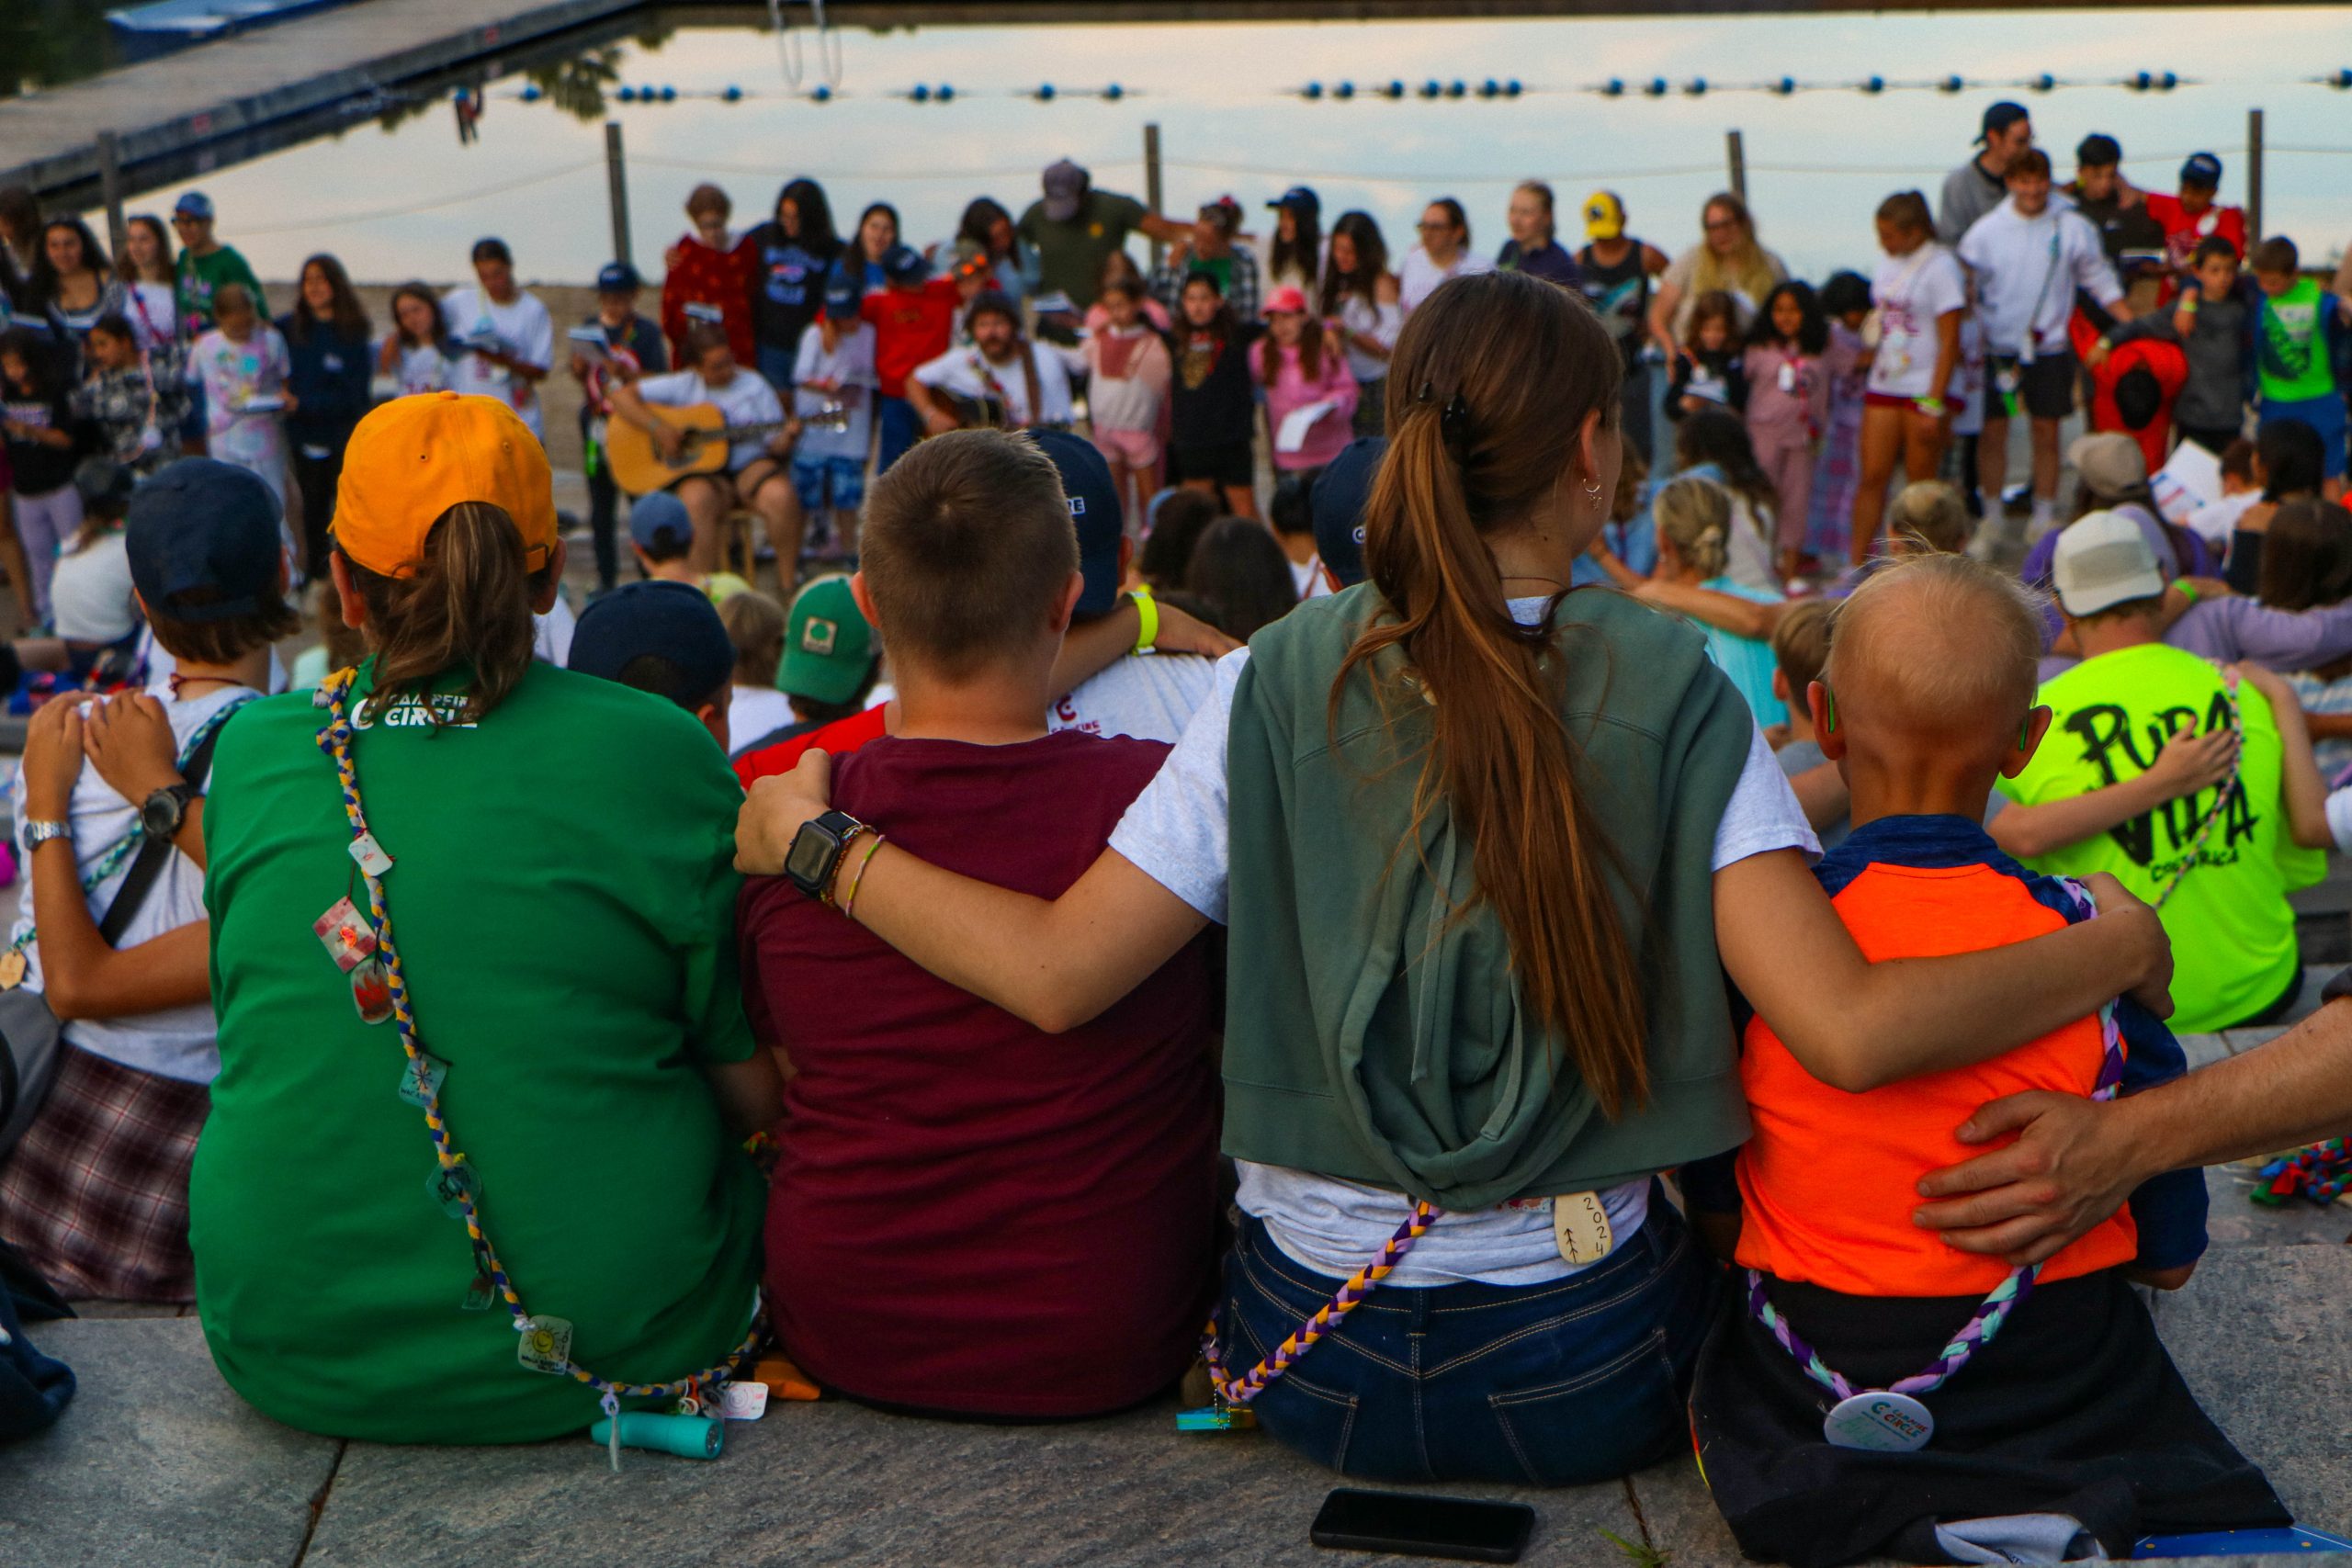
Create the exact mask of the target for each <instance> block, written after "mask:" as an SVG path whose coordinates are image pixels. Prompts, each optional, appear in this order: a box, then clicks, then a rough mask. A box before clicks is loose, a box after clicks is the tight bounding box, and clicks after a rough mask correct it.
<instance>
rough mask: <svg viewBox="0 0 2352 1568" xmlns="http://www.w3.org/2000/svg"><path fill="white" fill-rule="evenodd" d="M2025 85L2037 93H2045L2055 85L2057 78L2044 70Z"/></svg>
mask: <svg viewBox="0 0 2352 1568" xmlns="http://www.w3.org/2000/svg"><path fill="white" fill-rule="evenodd" d="M2026 85H2027V86H2029V87H2031V88H2032V89H2033V90H2034V91H2035V92H2037V93H2047V92H2050V91H2052V90H2053V89H2055V88H2056V87H2057V85H2058V78H2057V77H2055V76H2052V74H2050V73H2049V72H2047V71H2045V72H2043V73H2041V75H2039V76H2036V77H2035V78H2033V80H2031V81H2030V82H2028V83H2027V84H2026Z"/></svg>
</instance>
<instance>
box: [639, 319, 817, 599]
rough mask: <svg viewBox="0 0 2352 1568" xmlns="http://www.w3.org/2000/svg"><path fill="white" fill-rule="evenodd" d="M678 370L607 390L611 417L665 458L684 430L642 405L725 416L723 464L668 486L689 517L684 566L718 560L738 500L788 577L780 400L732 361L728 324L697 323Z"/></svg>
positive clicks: (795, 552) (788, 494)
mask: <svg viewBox="0 0 2352 1568" xmlns="http://www.w3.org/2000/svg"><path fill="white" fill-rule="evenodd" d="M684 352H685V354H686V355H688V358H687V360H686V363H685V367H684V369H680V370H673V371H672V372H671V373H670V374H668V375H666V376H640V377H639V378H637V379H636V380H634V381H632V382H630V383H628V385H626V386H614V387H612V388H610V389H608V390H609V395H610V397H611V399H612V403H613V416H614V417H615V418H616V419H625V420H627V421H628V423H631V424H634V425H636V426H637V427H638V428H639V429H640V430H643V431H645V432H647V433H648V434H650V435H651V436H652V437H653V445H654V446H656V447H658V448H659V449H660V450H661V452H662V456H663V457H672V458H674V457H676V456H677V455H678V453H679V452H680V451H681V450H682V449H683V447H684V432H682V431H681V430H679V429H678V428H677V427H676V426H674V425H670V424H665V423H662V421H661V420H660V419H658V418H656V417H655V416H654V415H653V414H652V413H651V412H649V411H648V409H647V407H646V405H647V404H649V403H650V404H655V405H658V406H660V407H662V408H673V409H684V408H694V407H696V406H699V405H704V404H707V405H709V406H711V407H714V408H716V409H718V412H719V413H720V414H721V415H723V416H724V417H725V419H726V421H727V426H726V428H727V432H728V446H727V466H726V467H725V468H723V469H721V470H720V471H718V472H717V473H710V474H689V475H687V476H686V477H685V478H684V479H680V480H679V481H678V482H677V483H676V484H675V485H673V486H672V487H671V489H672V490H673V491H674V492H675V493H676V495H677V497H678V499H679V500H680V501H682V502H685V506H686V515H687V516H689V517H691V518H692V519H693V520H694V531H695V537H694V547H693V549H692V550H691V551H689V552H688V556H687V564H688V565H690V566H691V567H692V568H693V569H694V570H695V571H698V572H708V571H710V570H714V569H716V568H717V566H718V530H719V526H720V525H722V524H724V523H725V522H726V521H727V514H728V513H729V510H730V509H731V508H733V507H734V506H735V505H736V504H737V503H738V502H741V504H742V505H745V506H748V507H750V508H751V509H752V511H753V512H754V513H758V515H759V519H760V522H761V524H762V525H763V526H764V527H765V528H766V530H767V536H768V542H769V543H770V544H771V545H773V546H774V547H775V559H776V571H777V573H778V575H779V576H781V577H783V578H784V579H786V581H789V580H790V579H791V577H792V575H793V573H794V571H795V570H797V566H798V563H799V560H800V529H801V524H802V518H801V515H800V508H799V506H798V504H797V502H796V500H795V498H794V496H793V492H792V473H791V469H790V468H789V467H788V466H787V464H788V462H789V459H790V457H791V454H792V432H791V431H790V430H789V429H787V428H786V426H787V424H788V423H789V422H788V421H786V418H785V414H784V403H783V401H782V400H780V399H778V398H777V397H776V395H775V388H774V387H771V386H769V385H768V383H767V380H766V378H764V377H761V376H755V375H753V374H752V372H750V371H748V370H746V369H744V368H743V367H741V366H739V365H737V364H736V363H735V351H734V350H732V349H730V348H729V347H728V346H727V329H726V328H724V327H721V326H718V325H717V324H715V323H713V322H709V321H702V322H697V323H696V324H695V326H693V327H692V328H689V329H688V330H687V333H686V338H685V344H684Z"/></svg>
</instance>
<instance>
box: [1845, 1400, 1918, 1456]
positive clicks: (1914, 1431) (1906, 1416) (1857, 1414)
mask: <svg viewBox="0 0 2352 1568" xmlns="http://www.w3.org/2000/svg"><path fill="white" fill-rule="evenodd" d="M1821 1431H1822V1435H1823V1436H1824V1437H1826V1438H1828V1439H1829V1441H1830V1442H1831V1444H1832V1445H1834V1446H1836V1447H1838V1448H1841V1449H1861V1450H1867V1451H1869V1452H1871V1453H1882V1454H1907V1453H1916V1452H1917V1451H1918V1450H1921V1449H1924V1448H1926V1447H1927V1446H1928V1438H1932V1437H1934V1436H1935V1435H1936V1418H1935V1417H1934V1416H1931V1415H1929V1414H1928V1407H1927V1406H1926V1405H1924V1404H1920V1403H1919V1402H1918V1401H1917V1400H1916V1399H1914V1398H1912V1397H1911V1396H1910V1395H1909V1394H1907V1393H1884V1392H1873V1393H1858V1394H1855V1395H1853V1396H1852V1397H1850V1398H1847V1399H1841V1400H1839V1401H1838V1404H1837V1407H1836V1408H1835V1409H1833V1410H1831V1411H1830V1412H1829V1415H1828V1417H1827V1418H1826V1419H1825V1420H1824V1421H1823V1422H1822V1423H1821Z"/></svg>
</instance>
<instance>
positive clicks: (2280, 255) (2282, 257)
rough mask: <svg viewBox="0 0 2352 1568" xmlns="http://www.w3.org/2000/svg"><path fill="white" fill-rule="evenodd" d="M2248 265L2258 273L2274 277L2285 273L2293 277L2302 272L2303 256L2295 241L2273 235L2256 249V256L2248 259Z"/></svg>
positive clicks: (2280, 235) (2281, 235)
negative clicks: (2265, 273) (2296, 247)
mask: <svg viewBox="0 0 2352 1568" xmlns="http://www.w3.org/2000/svg"><path fill="white" fill-rule="evenodd" d="M2247 265H2250V266H2251V267H2253V269H2254V270H2255V271H2256V272H2267V273H2269V274H2271V275H2272V276H2278V275H2279V274H2281V273H2284V274H2286V275H2287V276H2290V277H2291V276H2294V274H2295V273H2297V272H2298V271H2300V270H2301V268H2302V265H2303V254H2302V253H2301V251H2298V250H2297V249H2295V242H2294V241H2292V240H2290V239H2289V238H2287V236H2286V235H2284V234H2273V235H2271V236H2270V238H2268V239H2267V240H2265V241H2263V242H2262V243H2260V244H2258V245H2256V246H2255V247H2254V254H2253V255H2252V256H2251V257H2249V258H2248V260H2247Z"/></svg>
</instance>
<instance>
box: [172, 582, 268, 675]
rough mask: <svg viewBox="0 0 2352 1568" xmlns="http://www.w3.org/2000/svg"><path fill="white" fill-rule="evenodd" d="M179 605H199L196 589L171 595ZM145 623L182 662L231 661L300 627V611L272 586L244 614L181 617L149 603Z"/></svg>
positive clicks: (176, 658) (265, 645) (220, 662)
mask: <svg viewBox="0 0 2352 1568" xmlns="http://www.w3.org/2000/svg"><path fill="white" fill-rule="evenodd" d="M174 597H175V599H176V600H177V601H178V602H179V603H180V604H199V603H201V602H202V601H201V600H200V599H198V596H197V594H196V592H186V593H180V594H176V595H175V596H174ZM147 625H148V626H150V627H151V628H153V631H154V633H155V640H156V641H157V642H159V643H161V644H162V645H163V648H164V652H166V653H168V654H170V655H171V656H172V657H173V658H174V659H175V660H179V661H180V662H182V663H184V664H234V663H235V662H236V661H237V660H240V659H243V657H244V656H245V655H246V654H248V653H251V652H252V651H253V650H254V649H256V648H266V647H268V646H269V645H270V644H271V643H274V642H276V641H277V640H278V639H279V638H280V637H292V636H293V635H294V634H295V633H296V632H298V631H300V630H301V629H302V613H301V612H300V611H299V610H297V609H295V608H294V606H293V605H291V604H288V603H287V602H286V591H285V590H284V589H283V588H277V587H273V588H271V589H270V590H269V592H267V593H266V594H264V595H262V597H261V602H260V603H259V604H256V605H255V606H254V609H253V611H252V612H251V613H250V614H248V615H232V616H230V617H229V618H228V619H226V620H221V621H187V620H181V619H179V618H177V617H175V616H174V615H171V614H170V613H169V612H168V611H165V610H162V609H159V608H157V607H156V606H154V605H153V604H150V605H148V606H147Z"/></svg>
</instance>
